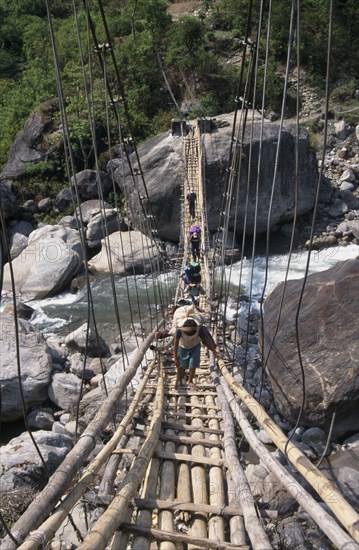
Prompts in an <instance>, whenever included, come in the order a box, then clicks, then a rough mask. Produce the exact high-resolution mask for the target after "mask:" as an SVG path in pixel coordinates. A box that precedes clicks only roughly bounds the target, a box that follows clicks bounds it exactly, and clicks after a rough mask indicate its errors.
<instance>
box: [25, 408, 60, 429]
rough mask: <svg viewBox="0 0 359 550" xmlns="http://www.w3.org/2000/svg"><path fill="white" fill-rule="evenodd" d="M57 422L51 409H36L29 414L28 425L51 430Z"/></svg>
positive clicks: (32, 427)
mask: <svg viewBox="0 0 359 550" xmlns="http://www.w3.org/2000/svg"><path fill="white" fill-rule="evenodd" d="M54 422H55V419H54V415H53V413H52V410H51V409H48V408H47V409H35V410H33V411H30V412H29V414H28V415H27V424H28V427H29V428H30V429H32V430H51V429H52V425H53V423H54Z"/></svg>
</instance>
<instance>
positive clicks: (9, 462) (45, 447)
mask: <svg viewBox="0 0 359 550" xmlns="http://www.w3.org/2000/svg"><path fill="white" fill-rule="evenodd" d="M33 437H34V439H35V441H36V444H37V445H38V448H39V450H40V452H41V455H42V457H43V460H44V462H45V464H46V467H47V469H48V471H49V474H50V475H51V474H52V473H53V472H54V471H55V469H56V468H57V467H58V466H59V464H60V463H61V462H62V461H63V459H64V458H65V456H66V455H67V453H68V452H69V451H70V450H71V448H72V446H73V444H72V439H71V437H69V436H68V435H63V434H55V433H53V432H48V431H43V430H41V431H38V432H34V433H33ZM46 481H47V476H46V472H45V469H44V466H43V464H42V462H41V459H40V457H39V454H38V452H37V450H36V448H35V446H34V444H33V442H32V440H31V438H30V435H29V434H28V433H27V432H26V433H23V434H21V435H20V436H19V437H15V438H14V439H12V440H11V441H10V443H8V444H7V445H4V446H3V447H1V471H0V484H1V491H2V492H9V491H13V490H14V489H17V488H19V487H22V486H24V485H31V486H32V487H34V488H38V489H42V488H43V487H44V485H45V484H46Z"/></svg>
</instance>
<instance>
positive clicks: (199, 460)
mask: <svg viewBox="0 0 359 550" xmlns="http://www.w3.org/2000/svg"><path fill="white" fill-rule="evenodd" d="M154 456H155V457H156V458H162V459H163V460H178V461H182V462H193V464H203V465H205V466H225V464H226V461H225V460H224V459H223V458H221V459H219V460H212V459H211V458H207V457H206V456H193V455H188V454H184V453H167V452H165V451H155V452H154Z"/></svg>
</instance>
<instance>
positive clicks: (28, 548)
mask: <svg viewBox="0 0 359 550" xmlns="http://www.w3.org/2000/svg"><path fill="white" fill-rule="evenodd" d="M154 365H155V362H151V364H150V365H149V368H148V369H147V372H146V374H145V376H144V378H143V380H142V382H141V384H140V386H139V387H138V390H137V392H136V394H135V397H134V398H133V400H132V401H131V404H130V406H129V408H128V410H127V413H126V415H125V416H124V418H123V419H122V421H121V423H120V425H119V427H118V428H117V430H116V432H115V433H114V435H113V436H112V438H111V439H110V441H109V442H108V443H107V444H106V445H105V447H104V448H103V449H101V451H100V452H99V454H98V455H97V457H96V458H95V459H94V460H93V461H92V462H91V464H90V466H89V467H88V468H87V469H86V471H85V473H84V475H83V476H82V477H81V479H80V481H79V482H78V483H77V484H76V485H75V487H74V488H73V489H72V490H71V491H70V493H69V494H68V495H67V496H66V497H65V499H64V500H63V501H62V502H61V503H60V504H59V505H58V506H57V507H56V508H55V510H54V511H53V513H52V515H51V516H50V517H49V518H48V519H47V520H46V521H45V522H44V523H43V524H42V525H41V527H39V528H38V529H37V530H36V531H33V532H32V533H31V535H30V537H29V539H28V540H26V541H25V542H24V543H23V544H22V545H21V547H20V548H21V550H35V549H36V548H38V547H39V546H40V545H42V544H44V542H45V541H48V540H50V538H52V537H53V536H54V534H55V532H56V530H57V529H58V528H59V527H60V525H61V523H62V522H63V521H64V519H65V518H66V516H67V514H69V512H70V511H71V510H72V508H73V506H74V505H75V504H76V502H77V501H78V500H79V499H80V498H81V496H82V495H83V494H84V493H85V491H86V489H87V487H88V486H89V484H90V483H91V482H92V481H93V480H94V478H95V475H96V474H97V472H98V471H99V469H100V467H101V466H102V464H103V463H104V462H105V460H107V459H108V457H109V456H110V455H111V453H112V452H113V451H114V449H115V448H116V446H117V445H118V444H119V442H120V441H121V439H122V438H123V436H124V433H125V430H126V428H127V426H128V425H129V423H130V422H131V421H132V418H133V416H134V414H135V412H136V409H137V405H138V403H139V401H140V399H141V397H142V394H143V390H144V388H145V387H146V382H147V379H148V377H149V375H150V373H151V371H152V370H153V368H154ZM126 372H127V371H126ZM89 426H90V425H89ZM84 433H85V432H84ZM68 456H69V455H68ZM65 460H66V459H65Z"/></svg>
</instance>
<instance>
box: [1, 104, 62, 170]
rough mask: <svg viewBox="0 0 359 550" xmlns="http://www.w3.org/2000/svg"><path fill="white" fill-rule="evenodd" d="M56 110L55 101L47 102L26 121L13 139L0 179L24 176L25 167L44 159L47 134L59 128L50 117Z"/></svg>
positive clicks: (46, 149) (47, 140)
mask: <svg viewBox="0 0 359 550" xmlns="http://www.w3.org/2000/svg"><path fill="white" fill-rule="evenodd" d="M56 110H57V102H56V100H49V101H46V102H45V103H42V104H41V105H40V106H39V108H38V110H37V111H35V112H34V113H33V114H32V115H31V116H30V117H29V118H28V119H27V121H26V123H25V124H24V127H23V128H22V130H20V132H19V133H18V134H17V136H16V137H15V139H14V142H13V144H12V146H11V149H10V153H9V160H8V162H7V163H6V164H5V166H4V169H3V171H2V173H1V174H0V179H5V178H16V177H19V176H25V175H26V165H28V164H34V163H36V162H38V161H40V160H42V159H44V158H45V153H46V151H48V150H49V145H48V142H49V139H48V138H49V134H50V133H51V132H55V131H56V130H58V127H59V123H55V122H54V120H55V117H52V116H51V113H54V112H55V111H56ZM49 114H50V116H49ZM45 136H46V137H45Z"/></svg>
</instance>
